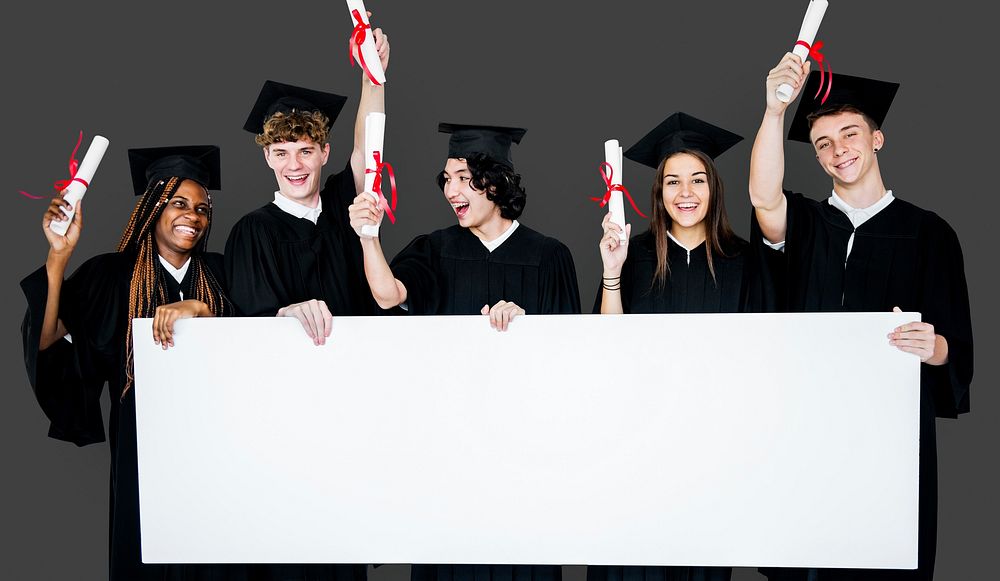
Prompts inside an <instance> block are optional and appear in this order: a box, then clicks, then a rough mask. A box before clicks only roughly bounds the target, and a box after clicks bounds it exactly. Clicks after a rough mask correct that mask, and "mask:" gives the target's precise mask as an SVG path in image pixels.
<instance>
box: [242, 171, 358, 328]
mask: <svg viewBox="0 0 1000 581" xmlns="http://www.w3.org/2000/svg"><path fill="white" fill-rule="evenodd" d="M356 195H357V194H356V192H355V186H354V174H353V172H352V170H351V166H350V164H348V166H347V168H346V169H344V170H343V171H341V172H340V173H338V174H335V175H332V176H330V177H329V178H328V179H327V180H326V184H325V185H324V187H323V189H322V190H321V191H320V199H322V201H323V212H322V214H320V217H319V220H317V223H316V224H313V223H312V222H311V221H309V220H307V219H305V218H296V217H295V216H292V215H291V214H288V213H287V212H285V211H283V210H282V209H281V208H279V207H278V206H276V205H274V204H273V203H268V204H267V205H265V206H263V207H262V208H259V209H257V210H254V211H253V212H250V213H249V214H247V215H246V216H244V217H243V218H241V219H240V221H239V222H237V223H236V225H235V226H233V229H232V231H231V232H230V233H229V239H228V240H227V241H226V276H227V278H228V280H229V286H230V289H229V296H230V298H231V299H232V301H233V304H234V305H235V306H236V309H237V310H238V311H239V313H240V314H241V315H243V316H248V317H257V316H274V315H275V314H276V313H277V312H278V309H280V308H282V307H285V306H288V305H291V304H294V303H299V302H303V301H308V300H310V299H317V300H323V301H325V302H326V306H327V307H328V308H329V309H330V312H331V313H333V314H334V315H370V314H373V313H374V304H375V302H374V299H373V298H372V295H371V291H370V290H369V288H368V281H367V279H366V278H365V273H364V260H363V256H362V253H361V243H360V241H359V240H358V236H357V234H355V233H354V230H353V229H352V228H351V224H350V219H349V217H348V213H347V207H348V206H350V205H351V202H353V200H354V198H355V197H356Z"/></svg>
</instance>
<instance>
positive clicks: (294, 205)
mask: <svg viewBox="0 0 1000 581" xmlns="http://www.w3.org/2000/svg"><path fill="white" fill-rule="evenodd" d="M273 204H274V205H275V206H277V207H279V208H281V211H282V212H285V213H286V214H291V215H292V216H295V217H296V218H305V219H306V220H309V221H310V222H312V223H313V224H315V223H316V222H317V221H318V220H319V215H320V214H322V213H323V198H320V199H319V203H318V204H316V207H315V208H310V207H309V206H304V205H302V204H300V203H298V202H296V201H294V200H289V199H288V198H286V197H285V196H283V195H281V192H274V202H273Z"/></svg>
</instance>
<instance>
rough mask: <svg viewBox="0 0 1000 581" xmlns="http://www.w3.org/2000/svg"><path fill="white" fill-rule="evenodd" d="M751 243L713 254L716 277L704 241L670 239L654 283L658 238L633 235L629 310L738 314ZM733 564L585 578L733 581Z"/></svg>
mask: <svg viewBox="0 0 1000 581" xmlns="http://www.w3.org/2000/svg"><path fill="white" fill-rule="evenodd" d="M746 249H747V243H746V242H745V241H744V240H740V239H737V242H735V243H734V244H731V248H726V249H725V254H726V255H725V256H722V255H713V256H712V267H713V268H714V269H715V279H714V280H713V278H712V274H711V272H710V271H709V270H708V256H707V254H706V252H705V250H706V247H705V243H704V242H702V243H701V244H699V245H698V246H697V247H696V248H693V249H692V250H691V251H690V252H689V251H688V250H686V249H685V248H683V247H682V246H680V245H679V244H677V243H675V242H674V241H673V240H671V239H670V238H669V237H668V238H667V258H668V260H669V261H670V262H669V264H670V273H669V275H668V276H667V280H666V282H665V284H664V285H663V286H662V287H660V286H658V285H654V284H653V278H654V274H655V272H656V239H655V238H654V236H653V233H652V232H651V231H649V230H647V231H646V232H643V233H642V234H639V235H638V236H634V237H632V239H631V240H630V241H629V248H628V256H627V257H626V258H625V263H624V264H623V265H622V274H621V277H622V278H621V298H622V310H623V312H625V313H735V312H738V311H740V310H741V306H742V301H743V279H744V276H743V269H744V254H745V251H746ZM602 296H603V289H602V288H601V287H598V289H597V298H596V299H595V301H594V313H600V312H601V298H602ZM732 572H733V570H732V568H731V567H656V566H637V567H622V566H603V565H601V566H598V565H592V566H589V567H587V581H729V579H730V578H731V576H732Z"/></svg>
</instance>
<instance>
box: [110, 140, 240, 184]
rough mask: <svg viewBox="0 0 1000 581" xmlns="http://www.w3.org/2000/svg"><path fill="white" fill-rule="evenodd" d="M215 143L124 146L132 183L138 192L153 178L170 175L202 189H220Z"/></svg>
mask: <svg viewBox="0 0 1000 581" xmlns="http://www.w3.org/2000/svg"><path fill="white" fill-rule="evenodd" d="M220 153H221V152H220V150H219V148H218V146H215V145H179V146H176V147H147V148H142V149H130V150H128V165H129V168H130V169H131V171H132V187H133V188H134V190H135V195H137V196H141V195H142V194H143V193H144V192H145V191H146V187H147V186H148V185H149V184H151V183H152V182H153V181H154V180H161V179H162V180H166V179H169V178H172V177H179V178H184V179H187V180H194V181H196V182H198V183H199V184H201V185H203V186H205V189H206V190H220V189H222V169H221V167H222V163H221V155H220Z"/></svg>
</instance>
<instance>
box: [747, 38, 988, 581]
mask: <svg viewBox="0 0 1000 581" xmlns="http://www.w3.org/2000/svg"><path fill="white" fill-rule="evenodd" d="M808 73H809V65H808V63H807V64H805V65H803V64H802V62H801V61H800V60H799V58H798V57H796V56H794V55H792V54H790V53H789V54H786V55H785V57H784V58H782V60H781V62H779V63H778V66H776V67H775V68H774V69H772V70H771V71H770V74H769V75H768V77H767V83H766V92H767V108H766V111H765V113H764V119H763V121H762V123H761V126H760V130H759V131H758V133H757V139H756V141H755V142H754V146H753V153H752V156H751V162H750V199H751V201H752V203H753V206H754V208H755V222H754V228H753V231H752V240H751V243H753V244H754V245H755V246H756V251H757V252H756V254H757V255H758V256H759V257H761V263H762V264H765V265H766V267H765V268H766V270H767V271H768V272H769V274H770V275H771V276H770V280H769V281H766V282H765V285H764V287H765V288H766V287H767V286H770V291H771V293H772V295H773V297H777V298H776V299H774V302H776V304H777V306H778V308H779V309H781V310H786V311H793V312H795V311H797V312H802V311H856V312H857V311H876V312H877V311H889V310H892V309H895V308H899V309H901V310H904V311H915V312H919V313H921V315H922V318H923V320H922V321H915V322H912V323H908V324H906V325H902V326H900V327H898V328H896V329H893V330H892V331H891V332H890V333H889V334H888V337H887V338H886V340H887V341H889V342H890V344H892V345H894V346H896V347H898V348H899V349H901V350H903V351H906V352H908V353H913V354H914V355H916V356H918V357H920V360H921V362H922V365H921V366H920V367H921V369H920V432H921V433H920V499H919V510H920V519H919V527H918V528H919V532H918V553H919V554H918V568H917V569H916V570H906V571H902V570H843V569H821V570H817V569H812V570H805V569H794V570H793V569H773V570H767V571H764V572H765V574H767V575H768V577H769V578H770V579H772V580H778V579H782V580H783V579H801V580H807V579H808V580H818V581H822V580H828V579H851V580H855V579H879V580H881V579H931V578H932V577H933V572H934V555H935V542H936V535H937V457H936V453H937V452H936V445H935V417H950V418H954V417H957V415H958V414H960V413H963V412H967V411H968V410H969V385H970V383H971V382H972V371H973V362H972V323H971V316H970V313H969V297H968V290H967V287H966V283H965V272H964V267H963V262H962V250H961V247H960V246H959V242H958V237H957V236H956V234H955V232H954V231H953V230H952V229H951V227H950V226H949V225H948V224H947V223H946V222H945V221H944V220H943V219H941V218H940V217H939V216H937V214H934V213H933V212H930V211H927V210H923V209H921V208H918V207H917V206H914V205H913V204H911V203H909V202H907V201H905V200H903V199H901V198H899V197H897V196H896V195H894V194H893V192H892V191H891V190H887V189H886V187H885V185H884V183H883V180H882V172H881V168H880V167H879V159H878V153H879V151H881V150H882V149H883V147H884V146H885V144H886V137H885V135H884V134H883V132H882V131H881V129H880V126H881V123H882V121H883V120H884V119H885V117H886V114H887V113H888V111H889V106H890V105H891V103H892V100H893V98H894V97H895V94H896V90H897V89H898V87H899V85H898V84H895V83H887V82H884V81H877V80H872V79H865V78H861V77H852V76H849V75H843V74H839V73H838V74H837V75H836V77H835V78H834V82H833V90H832V91H831V93H830V95H829V98H828V100H827V102H826V103H825V104H823V105H820V101H819V100H813V99H812V98H811V95H813V94H814V93H816V89H817V86H818V85H819V75H818V73H813V74H812V75H811V76H809V77H808V80H807V75H808ZM782 83H788V84H790V85H792V86H793V87H794V88H795V93H794V95H793V99H794V98H795V96H797V95H798V94H800V93H805V94H806V95H809V97H807V98H806V100H804V101H802V102H801V103H800V104H799V106H798V109H797V111H796V114H795V118H794V119H793V120H792V123H791V127H790V128H789V132H788V138H789V139H791V140H794V141H801V142H805V143H809V144H811V145H812V146H813V148H814V150H815V153H816V159H817V160H818V162H819V164H820V167H822V168H823V171H825V172H826V173H827V175H829V176H830V178H831V179H832V181H833V191H832V192H831V194H830V197H829V198H827V199H825V200H823V201H818V200H813V199H810V198H807V197H805V196H802V195H801V194H795V193H790V192H783V190H782V180H783V176H784V150H783V148H784V144H783V140H782V133H783V125H784V117H785V110H786V109H787V107H788V104H787V103H782V102H781V101H779V100H778V99H777V98H776V97H775V91H776V89H777V88H778V86H779V85H781V84H782ZM803 85H804V87H803ZM776 251H778V252H780V253H781V254H780V255H776ZM843 363H844V364H850V362H843ZM859 405H864V402H859ZM855 477H856V478H859V479H863V478H865V475H863V474H858V475H855ZM873 485H876V486H877V485H878V483H873ZM859 526H863V525H862V524H861V523H859Z"/></svg>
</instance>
